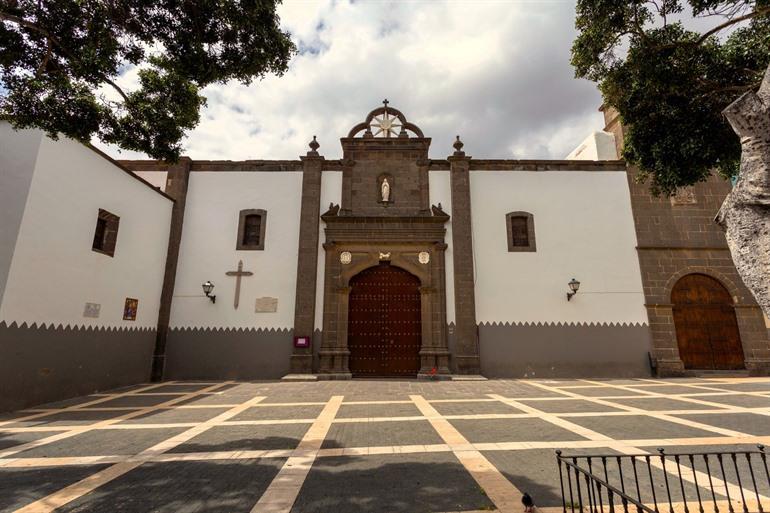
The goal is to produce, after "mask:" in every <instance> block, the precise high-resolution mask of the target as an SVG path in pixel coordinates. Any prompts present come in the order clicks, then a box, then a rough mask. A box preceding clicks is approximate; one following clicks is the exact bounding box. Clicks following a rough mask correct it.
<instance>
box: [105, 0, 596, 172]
mask: <svg viewBox="0 0 770 513" xmlns="http://www.w3.org/2000/svg"><path fill="white" fill-rule="evenodd" d="M279 12H280V15H281V22H282V25H283V27H284V28H285V29H286V30H288V31H289V32H290V33H291V34H292V37H293V38H294V40H295V42H296V43H297V47H298V48H299V50H300V51H299V53H298V54H297V55H296V56H295V57H294V59H293V60H292V62H291V64H290V69H289V72H288V73H286V74H285V75H284V76H282V77H267V78H265V79H264V80H262V81H258V82H254V83H252V84H251V85H250V86H248V87H246V86H243V85H241V84H239V83H235V82H233V83H230V84H227V85H224V86H213V87H208V88H206V89H205V90H204V95H205V96H206V97H207V99H208V106H207V107H206V108H205V110H203V112H202V113H201V123H200V125H199V126H198V127H197V129H195V130H194V131H193V132H191V133H190V134H189V138H188V139H187V141H186V151H185V154H186V155H189V156H190V157H192V158H193V159H233V160H239V159H294V158H297V157H298V156H299V155H304V153H305V151H306V150H307V143H308V141H309V140H310V139H311V138H312V136H313V135H317V136H318V140H319V142H320V143H321V149H320V152H321V153H322V154H323V155H325V156H326V157H327V158H339V157H340V156H341V150H340V144H339V138H340V137H343V136H345V135H347V132H348V130H349V129H350V128H351V127H352V126H353V125H355V124H356V123H358V122H360V121H363V118H364V117H365V116H366V114H367V113H368V112H369V111H370V110H372V109H374V108H376V107H378V106H379V105H381V102H382V100H383V98H387V99H388V100H389V101H390V104H391V106H393V107H396V108H398V109H400V110H401V111H402V112H403V113H404V114H405V115H406V116H407V118H408V119H409V121H411V122H413V123H415V124H417V125H418V126H419V127H420V128H422V130H423V132H424V133H425V135H426V136H427V137H432V138H433V142H432V145H431V157H433V158H443V157H446V156H447V155H449V154H450V153H451V151H452V147H451V145H452V141H453V140H454V136H455V135H456V134H459V135H460V136H461V138H462V139H463V141H464V142H465V150H466V151H467V153H468V154H469V155H472V156H475V157H476V158H563V157H564V156H565V155H566V154H567V153H569V152H570V151H571V150H572V149H573V148H574V147H576V146H577V145H578V144H579V143H580V141H581V140H582V139H583V138H584V137H585V136H586V135H588V133H590V132H591V131H593V130H600V129H601V128H602V126H603V122H602V116H601V114H600V113H599V112H598V111H597V108H598V107H599V105H600V103H601V97H600V95H599V93H598V91H597V90H596V87H595V85H594V84H593V83H590V82H587V81H584V80H577V79H575V78H573V70H572V68H571V66H570V64H569V57H570V46H571V43H572V40H573V39H574V37H575V29H574V27H573V21H574V2H573V1H572V0H562V1H560V0H534V1H522V0H453V1H439V0H413V1H405V0H402V1H385V0H356V1H350V0H285V3H284V4H283V5H282V6H281V7H280V10H279ZM127 79H128V77H127ZM107 151H108V152H109V153H110V154H112V155H113V156H115V157H117V158H129V157H134V156H135V155H133V154H128V153H126V152H123V153H119V152H118V151H116V150H115V149H114V148H109V149H107Z"/></svg>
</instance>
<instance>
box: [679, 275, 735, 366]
mask: <svg viewBox="0 0 770 513" xmlns="http://www.w3.org/2000/svg"><path fill="white" fill-rule="evenodd" d="M671 302H672V303H673V305H674V308H673V310H674V326H675V328H676V340H677V343H678V345H679V357H680V358H681V359H682V362H683V363H684V368H685V369H714V370H716V369H743V368H744V362H743V347H742V346H741V337H740V333H739V331H738V321H737V319H736V317H735V309H734V308H733V300H732V298H731V297H730V293H729V292H728V291H727V289H725V287H724V286H723V285H722V284H721V283H719V282H718V281H717V280H715V279H714V278H711V277H710V276H706V275H705V274H688V275H686V276H684V277H682V278H681V279H680V280H679V281H678V282H677V283H676V285H674V289H673V290H672V291H671Z"/></svg>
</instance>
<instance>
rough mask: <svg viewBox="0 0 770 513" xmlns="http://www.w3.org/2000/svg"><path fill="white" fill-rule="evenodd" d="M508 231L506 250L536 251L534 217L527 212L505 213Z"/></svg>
mask: <svg viewBox="0 0 770 513" xmlns="http://www.w3.org/2000/svg"><path fill="white" fill-rule="evenodd" d="M505 220H506V223H505V224H506V228H507V231H508V251H512V252H515V251H530V252H532V251H536V246H535V218H534V216H533V215H532V214H530V213H529V212H511V213H509V214H506V216H505Z"/></svg>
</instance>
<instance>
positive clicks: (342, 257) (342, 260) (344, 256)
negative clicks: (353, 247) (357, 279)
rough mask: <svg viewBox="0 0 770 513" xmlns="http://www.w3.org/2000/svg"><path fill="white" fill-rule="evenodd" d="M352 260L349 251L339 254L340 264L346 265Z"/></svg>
mask: <svg viewBox="0 0 770 513" xmlns="http://www.w3.org/2000/svg"><path fill="white" fill-rule="evenodd" d="M352 260H353V255H351V254H350V251H343V252H342V253H340V263H341V264H344V265H347V264H349V263H350V262H351V261H352Z"/></svg>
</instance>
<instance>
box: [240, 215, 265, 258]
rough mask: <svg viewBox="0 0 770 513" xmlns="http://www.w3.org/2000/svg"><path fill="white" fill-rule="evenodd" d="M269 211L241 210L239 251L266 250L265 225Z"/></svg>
mask: <svg viewBox="0 0 770 513" xmlns="http://www.w3.org/2000/svg"><path fill="white" fill-rule="evenodd" d="M266 221H267V211H265V210H261V209H248V210H241V213H240V216H239V219H238V241H237V243H236V248H235V249H237V250H243V251H249V250H251V251H254V250H264V249H265V227H266V226H265V225H266Z"/></svg>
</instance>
